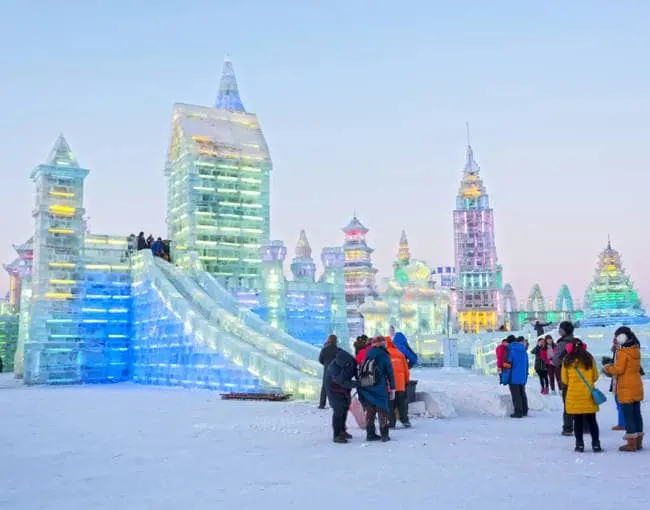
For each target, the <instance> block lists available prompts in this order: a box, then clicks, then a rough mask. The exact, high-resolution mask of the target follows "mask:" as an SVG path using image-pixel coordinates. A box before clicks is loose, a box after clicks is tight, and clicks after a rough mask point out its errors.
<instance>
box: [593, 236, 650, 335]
mask: <svg viewBox="0 0 650 510" xmlns="http://www.w3.org/2000/svg"><path fill="white" fill-rule="evenodd" d="M648 323H650V318H648V316H647V315H646V312H645V310H644V309H643V307H642V305H641V300H640V299H639V295H638V294H637V291H636V290H635V289H634V285H633V284H632V281H631V280H630V278H629V277H628V276H627V275H626V274H625V269H624V268H623V265H622V263H621V257H620V255H619V253H618V252H617V251H616V250H615V249H614V248H612V244H611V242H610V241H609V240H608V241H607V247H606V248H605V249H604V250H603V251H602V252H601V253H600V254H599V256H598V263H597V265H596V272H595V274H594V279H593V281H592V282H591V284H590V285H589V287H588V288H587V292H586V293H585V315H584V318H583V320H582V326H583V327H591V326H610V325H617V324H623V325H636V324H648Z"/></svg>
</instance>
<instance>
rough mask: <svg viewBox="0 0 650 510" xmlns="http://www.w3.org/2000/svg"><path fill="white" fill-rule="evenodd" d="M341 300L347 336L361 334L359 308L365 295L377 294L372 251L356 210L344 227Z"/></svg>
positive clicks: (361, 323)
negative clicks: (343, 284) (343, 281)
mask: <svg viewBox="0 0 650 510" xmlns="http://www.w3.org/2000/svg"><path fill="white" fill-rule="evenodd" d="M343 232H344V234H345V243H344V244H343V253H344V256H345V266H344V274H345V300H346V304H347V313H348V329H349V331H350V336H351V337H352V338H356V337H357V336H359V335H361V334H362V333H363V317H362V315H361V314H360V313H359V307H360V306H361V305H362V304H363V302H364V301H365V300H366V297H368V296H370V297H373V298H374V297H377V288H376V282H375V277H376V274H377V270H376V269H375V268H374V267H373V265H372V260H371V254H372V252H373V251H374V250H373V249H372V248H370V247H369V246H368V245H367V244H366V234H367V233H368V229H367V228H366V227H365V226H363V224H362V223H361V222H360V221H359V219H358V218H357V215H356V213H355V214H354V216H353V217H352V219H351V220H350V223H348V224H347V225H346V226H345V227H343Z"/></svg>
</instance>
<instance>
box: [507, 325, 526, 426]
mask: <svg viewBox="0 0 650 510" xmlns="http://www.w3.org/2000/svg"><path fill="white" fill-rule="evenodd" d="M508 340H509V343H510V348H509V350H508V357H507V359H506V361H505V363H504V365H503V375H502V378H501V384H504V385H505V384H507V385H508V387H509V388H510V395H512V405H513V407H514V409H515V412H514V413H513V414H511V415H510V417H511V418H523V417H524V416H528V396H527V395H526V383H527V382H528V353H527V352H526V339H525V338H524V337H521V336H520V337H519V338H517V339H516V340H515V341H512V339H510V338H509V339H508Z"/></svg>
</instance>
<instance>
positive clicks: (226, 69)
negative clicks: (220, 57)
mask: <svg viewBox="0 0 650 510" xmlns="http://www.w3.org/2000/svg"><path fill="white" fill-rule="evenodd" d="M215 106H216V107H217V108H222V109H224V110H232V111H237V112H245V111H246V110H245V109H244V104H243V103H242V102H241V98H240V97H239V88H238V87H237V78H235V70H234V69H233V67H232V62H231V61H230V57H229V56H228V55H226V58H225V59H224V61H223V69H222V71H221V81H220V82H219V94H218V95H217V102H216V104H215Z"/></svg>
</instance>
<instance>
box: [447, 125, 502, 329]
mask: <svg viewBox="0 0 650 510" xmlns="http://www.w3.org/2000/svg"><path fill="white" fill-rule="evenodd" d="M479 173H480V168H479V166H478V164H477V163H476V161H475V160H474V151H473V149H472V146H471V144H470V143H469V129H468V137H467V156H466V161H465V167H464V168H463V178H462V180H461V183H460V188H459V190H458V195H457V196H456V209H455V210H454V213H453V217H454V256H455V263H456V293H455V299H454V300H453V308H454V310H453V311H454V312H455V314H456V321H457V327H458V329H459V330H460V331H464V332H468V333H477V332H479V331H494V330H496V329H498V327H499V325H500V321H501V320H502V314H503V313H502V307H501V286H502V283H501V268H500V266H499V265H498V264H497V251H496V246H495V242H494V213H493V210H492V208H491V207H490V197H489V195H488V193H487V189H486V188H485V186H484V184H483V180H482V179H481V177H480V175H479Z"/></svg>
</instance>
